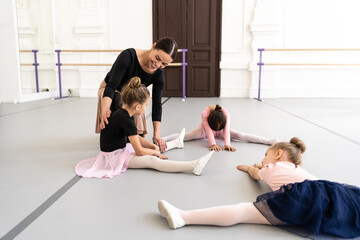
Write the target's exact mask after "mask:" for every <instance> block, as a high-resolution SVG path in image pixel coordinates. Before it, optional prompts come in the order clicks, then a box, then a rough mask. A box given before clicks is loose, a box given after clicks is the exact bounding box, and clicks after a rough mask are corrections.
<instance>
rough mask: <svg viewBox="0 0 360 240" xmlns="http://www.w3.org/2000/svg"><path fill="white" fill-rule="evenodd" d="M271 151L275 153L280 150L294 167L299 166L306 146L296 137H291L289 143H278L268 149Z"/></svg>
mask: <svg viewBox="0 0 360 240" xmlns="http://www.w3.org/2000/svg"><path fill="white" fill-rule="evenodd" d="M270 148H271V149H272V150H274V151H277V150H278V149H281V150H283V151H285V152H287V154H288V157H289V160H290V161H291V162H292V163H294V164H295V165H301V162H302V154H303V153H304V152H305V150H306V145H305V143H303V141H301V140H300V139H299V138H297V137H293V138H291V139H290V141H289V142H278V143H276V144H275V145H273V146H271V147H270Z"/></svg>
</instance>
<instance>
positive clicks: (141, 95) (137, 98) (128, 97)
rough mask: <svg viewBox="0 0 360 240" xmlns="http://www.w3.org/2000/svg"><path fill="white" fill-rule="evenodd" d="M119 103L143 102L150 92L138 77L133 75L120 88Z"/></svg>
mask: <svg viewBox="0 0 360 240" xmlns="http://www.w3.org/2000/svg"><path fill="white" fill-rule="evenodd" d="M120 95H121V103H122V104H126V105H129V106H131V105H133V104H134V103H140V104H143V103H144V102H146V100H147V99H148V98H149V97H150V92H149V90H148V89H147V87H146V86H145V85H144V84H141V80H140V78H138V77H133V78H131V79H130V81H129V82H128V83H127V84H126V85H125V86H124V87H123V89H122V90H121V93H120Z"/></svg>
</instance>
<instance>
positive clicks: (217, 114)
mask: <svg viewBox="0 0 360 240" xmlns="http://www.w3.org/2000/svg"><path fill="white" fill-rule="evenodd" d="M208 123H209V126H210V128H211V129H212V130H214V131H220V130H222V129H224V127H225V125H226V116H225V113H224V112H223V111H222V109H221V106H220V105H217V104H216V107H215V109H214V110H213V111H211V112H210V114H209V117H208Z"/></svg>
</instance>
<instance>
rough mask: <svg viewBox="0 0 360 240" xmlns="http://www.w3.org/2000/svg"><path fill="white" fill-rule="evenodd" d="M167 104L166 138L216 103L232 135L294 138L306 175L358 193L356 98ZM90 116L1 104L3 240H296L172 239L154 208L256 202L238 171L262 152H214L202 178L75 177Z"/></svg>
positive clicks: (201, 231) (92, 150)
mask: <svg viewBox="0 0 360 240" xmlns="http://www.w3.org/2000/svg"><path fill="white" fill-rule="evenodd" d="M163 100H164V104H163V124H162V135H164V136H165V135H168V134H171V133H174V132H178V131H179V130H180V129H181V128H182V127H185V128H186V129H188V130H189V129H192V128H195V127H196V126H197V125H198V124H199V123H200V121H201V117H200V115H201V112H202V110H203V108H204V107H205V106H207V105H209V104H215V103H218V104H220V105H223V106H224V107H226V108H227V109H228V110H229V112H230V113H231V128H232V129H236V130H239V131H243V132H248V133H253V134H258V135H262V136H265V137H269V138H278V139H280V140H289V139H290V138H291V137H293V136H297V137H300V138H301V139H302V140H303V141H304V142H305V143H306V144H307V147H308V148H307V151H306V154H305V156H304V163H303V165H304V167H305V168H306V169H307V170H308V171H309V172H311V173H312V174H314V175H316V176H317V177H319V178H321V179H328V180H332V181H338V182H343V183H349V184H353V185H357V186H360V176H359V168H358V166H359V161H360V125H359V122H360V99H273V100H270V99H268V100H265V101H263V102H258V101H256V100H254V99H242V98H188V99H187V100H186V101H184V102H183V101H181V99H179V98H170V99H167V98H164V99H163ZM95 108H96V99H94V98H81V99H80V98H67V99H61V100H43V101H36V102H31V103H22V104H17V105H13V104H0V237H1V239H13V238H16V239H207V240H211V239H219V238H221V239H223V240H226V239H301V237H299V236H297V235H293V234H291V233H289V232H286V231H284V230H281V229H279V228H277V227H272V226H262V225H250V224H242V225H235V226H231V227H211V226H188V227H185V228H182V229H178V230H175V231H174V230H171V229H169V228H168V225H167V223H166V221H165V220H164V219H163V218H162V217H161V216H160V215H159V214H158V211H157V201H158V200H159V199H165V200H168V201H169V202H170V203H173V204H174V205H176V206H178V207H180V208H183V209H192V208H203V207H211V206H216V205H223V204H234V203H238V202H242V201H254V200H255V199H256V196H258V195H259V194H262V193H264V192H267V191H270V188H269V187H268V186H266V184H264V183H262V182H255V181H253V180H251V179H250V178H249V176H248V175H247V174H244V173H242V172H239V171H238V170H236V168H235V167H236V165H238V164H253V163H256V162H260V161H261V160H262V158H263V156H264V152H265V151H266V149H267V146H265V145H261V144H250V143H245V142H233V146H234V147H236V148H237V150H238V151H237V152H235V153H231V152H220V153H216V154H215V155H214V157H213V159H212V161H211V162H210V163H209V165H208V166H207V168H206V169H205V172H204V174H203V175H202V176H199V177H197V176H194V175H192V174H188V173H177V174H169V173H160V172H157V171H153V170H146V169H140V170H134V169H129V170H128V171H127V172H125V173H124V174H122V175H120V176H119V177H116V178H113V179H82V178H79V177H77V176H76V175H75V173H74V166H75V165H76V164H77V163H78V162H79V161H80V160H82V159H85V158H88V157H92V156H95V155H96V154H97V153H98V151H99V137H98V135H95V134H94V133H93V130H94V123H95V112H96V109H95ZM150 109H151V106H150V107H148V110H147V116H148V125H149V126H151V117H149V116H150V114H151V112H150ZM150 129H152V128H151V127H150ZM151 131H152V130H151ZM147 138H148V139H149V140H150V138H151V132H150V134H149V135H148V136H147ZM219 143H220V145H222V142H219ZM207 152H208V142H207V141H204V140H198V141H191V142H186V143H185V148H184V149H176V150H172V151H170V152H168V153H167V154H166V155H167V156H168V157H169V159H174V160H184V161H188V160H192V159H195V158H197V157H199V156H201V155H203V154H205V153H207Z"/></svg>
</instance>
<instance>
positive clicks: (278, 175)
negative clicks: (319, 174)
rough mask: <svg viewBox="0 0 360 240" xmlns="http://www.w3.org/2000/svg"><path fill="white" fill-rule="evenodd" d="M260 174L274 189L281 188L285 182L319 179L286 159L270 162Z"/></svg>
mask: <svg viewBox="0 0 360 240" xmlns="http://www.w3.org/2000/svg"><path fill="white" fill-rule="evenodd" d="M259 176H260V179H261V180H263V181H265V182H266V183H267V184H268V185H269V186H270V187H271V189H272V190H273V191H275V190H278V189H280V187H281V186H282V185H284V184H289V183H297V182H303V181H305V180H317V179H318V178H316V177H314V176H313V175H311V174H310V173H308V172H307V171H306V170H305V169H304V168H302V167H301V166H299V165H295V164H293V163H291V162H285V161H280V162H276V163H270V164H268V165H267V166H264V167H263V168H262V169H261V170H260V171H259Z"/></svg>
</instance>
